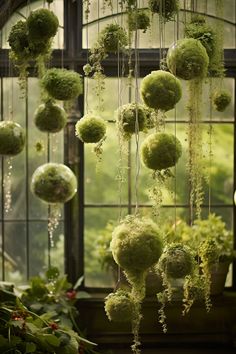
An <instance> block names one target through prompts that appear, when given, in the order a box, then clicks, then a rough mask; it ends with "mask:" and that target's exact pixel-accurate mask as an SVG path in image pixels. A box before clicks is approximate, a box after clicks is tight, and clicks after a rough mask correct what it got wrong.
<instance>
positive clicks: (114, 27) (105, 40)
mask: <svg viewBox="0 0 236 354" xmlns="http://www.w3.org/2000/svg"><path fill="white" fill-rule="evenodd" d="M99 44H100V45H101V46H102V47H103V48H104V50H105V51H106V52H109V53H117V52H118V51H121V50H123V49H124V48H125V47H126V46H127V45H128V36H127V33H126V31H125V30H124V28H122V27H121V26H119V25H118V24H113V23H112V24H109V25H107V26H106V27H105V28H104V29H103V30H102V31H101V34H100V38H99Z"/></svg>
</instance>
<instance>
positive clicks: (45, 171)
mask: <svg viewBox="0 0 236 354" xmlns="http://www.w3.org/2000/svg"><path fill="white" fill-rule="evenodd" d="M31 189H32V192H33V193H34V194H35V195H36V196H37V197H38V198H40V199H41V200H43V201H45V202H47V203H50V204H55V203H65V202H67V201H68V200H70V199H71V198H73V196H74V195H75V193H76V191H77V180H76V177H75V175H74V173H73V172H72V171H71V169H70V168H69V167H67V166H65V165H63V164H59V163H52V162H51V163H46V164H44V165H42V166H39V167H38V168H37V169H36V170H35V172H34V174H33V176H32V181H31Z"/></svg>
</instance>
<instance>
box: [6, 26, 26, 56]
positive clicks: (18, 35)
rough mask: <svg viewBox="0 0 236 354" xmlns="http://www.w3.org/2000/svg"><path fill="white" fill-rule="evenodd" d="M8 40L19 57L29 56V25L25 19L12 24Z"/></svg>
mask: <svg viewBox="0 0 236 354" xmlns="http://www.w3.org/2000/svg"><path fill="white" fill-rule="evenodd" d="M8 42H9V45H10V47H11V49H12V51H13V52H14V53H15V55H16V56H18V57H19V58H29V57H30V52H29V41H28V34H27V25H26V22H25V21H21V20H20V21H18V22H17V23H16V24H15V25H14V26H12V28H11V30H10V33H9V36H8Z"/></svg>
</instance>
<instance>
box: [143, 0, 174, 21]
mask: <svg viewBox="0 0 236 354" xmlns="http://www.w3.org/2000/svg"><path fill="white" fill-rule="evenodd" d="M148 5H149V8H150V10H151V12H153V13H158V14H159V15H161V16H162V17H163V18H164V19H165V21H170V20H172V19H173V17H174V15H175V14H176V13H177V11H178V0H149V1H148Z"/></svg>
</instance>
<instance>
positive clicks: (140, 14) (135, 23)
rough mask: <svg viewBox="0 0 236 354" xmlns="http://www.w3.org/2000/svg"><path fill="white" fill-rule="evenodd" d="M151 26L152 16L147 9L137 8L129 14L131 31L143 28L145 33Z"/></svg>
mask: <svg viewBox="0 0 236 354" xmlns="http://www.w3.org/2000/svg"><path fill="white" fill-rule="evenodd" d="M148 27H150V18H149V14H148V12H147V10H143V9H137V10H136V11H131V12H130V13H129V14H128V28H129V30H130V31H136V30H143V32H144V33H145V32H146V31H147V29H148Z"/></svg>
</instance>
